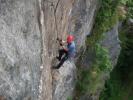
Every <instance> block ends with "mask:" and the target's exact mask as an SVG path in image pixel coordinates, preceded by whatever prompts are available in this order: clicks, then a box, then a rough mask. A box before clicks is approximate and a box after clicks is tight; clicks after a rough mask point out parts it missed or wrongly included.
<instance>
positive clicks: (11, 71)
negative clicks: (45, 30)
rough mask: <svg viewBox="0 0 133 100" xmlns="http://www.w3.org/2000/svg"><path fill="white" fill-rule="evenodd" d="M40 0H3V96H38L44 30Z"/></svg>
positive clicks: (25, 99) (18, 99)
mask: <svg viewBox="0 0 133 100" xmlns="http://www.w3.org/2000/svg"><path fill="white" fill-rule="evenodd" d="M37 12H38V11H37V2H36V0H0V96H3V98H5V99H6V100H37V98H38V93H39V91H38V86H39V77H40V66H41V63H42V62H41V49H42V46H41V41H42V39H41V33H40V31H39V26H38V20H37Z"/></svg>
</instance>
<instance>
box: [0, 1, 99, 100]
mask: <svg viewBox="0 0 133 100" xmlns="http://www.w3.org/2000/svg"><path fill="white" fill-rule="evenodd" d="M96 9H97V0H0V95H1V96H3V97H4V98H6V99H7V100H27V99H29V100H30V99H31V100H38V99H40V100H52V99H53V100H59V99H60V100H66V99H67V97H69V96H71V95H72V92H73V88H74V85H75V75H76V73H75V71H76V67H75V65H74V64H73V63H70V62H69V61H68V62H66V63H65V64H64V66H63V67H62V68H61V69H60V70H53V69H51V61H52V60H53V58H54V57H55V56H56V55H58V53H57V51H58V47H59V46H58V43H57V41H56V38H57V37H60V38H62V39H66V36H67V35H68V33H71V34H74V35H75V43H76V45H77V52H78V51H79V50H80V48H81V47H82V46H84V45H85V37H86V35H87V34H89V33H90V30H91V28H92V25H93V20H94V15H95V11H96ZM39 93H40V95H39ZM38 95H39V96H38Z"/></svg>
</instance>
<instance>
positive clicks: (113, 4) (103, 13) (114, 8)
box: [87, 0, 120, 45]
mask: <svg viewBox="0 0 133 100" xmlns="http://www.w3.org/2000/svg"><path fill="white" fill-rule="evenodd" d="M99 1H100V3H101V7H100V9H99V11H98V14H97V16H96V20H95V25H94V28H93V31H92V33H93V34H91V36H90V37H89V38H88V39H87V44H88V45H94V44H95V43H96V42H98V41H99V40H101V39H102V38H103V33H104V32H106V31H108V30H109V29H111V28H112V27H113V26H114V24H116V22H117V21H118V18H119V15H118V5H119V3H120V0H99Z"/></svg>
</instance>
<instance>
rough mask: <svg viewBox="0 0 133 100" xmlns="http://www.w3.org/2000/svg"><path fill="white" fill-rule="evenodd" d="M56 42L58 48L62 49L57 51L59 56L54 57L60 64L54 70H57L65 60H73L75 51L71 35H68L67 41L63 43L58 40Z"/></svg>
mask: <svg viewBox="0 0 133 100" xmlns="http://www.w3.org/2000/svg"><path fill="white" fill-rule="evenodd" d="M57 40H58V41H59V43H60V46H61V47H62V48H61V49H60V50H59V56H58V57H56V58H57V59H58V60H59V61H60V62H59V64H58V65H57V66H56V67H55V68H57V69H59V68H60V67H61V66H62V65H63V63H64V62H65V61H66V60H68V59H70V60H71V59H72V58H74V56H75V51H76V50H75V43H74V36H73V35H68V37H67V41H63V40H62V39H59V38H57ZM65 44H67V47H65Z"/></svg>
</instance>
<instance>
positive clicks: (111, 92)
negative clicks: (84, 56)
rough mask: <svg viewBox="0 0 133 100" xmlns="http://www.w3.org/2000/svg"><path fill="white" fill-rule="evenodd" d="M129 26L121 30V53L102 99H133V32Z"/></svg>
mask: <svg viewBox="0 0 133 100" xmlns="http://www.w3.org/2000/svg"><path fill="white" fill-rule="evenodd" d="M124 24H126V23H124ZM129 28H130V26H128V25H124V27H123V30H121V32H120V39H121V41H122V43H121V46H122V50H121V54H120V56H119V59H118V64H117V66H116V67H115V69H114V70H113V72H112V73H111V78H110V80H108V81H107V82H106V85H105V90H104V91H103V92H102V93H101V97H100V100H133V95H132V93H133V80H132V79H133V63H132V61H133V34H132V33H131V32H130V30H129ZM132 30H133V29H132Z"/></svg>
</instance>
